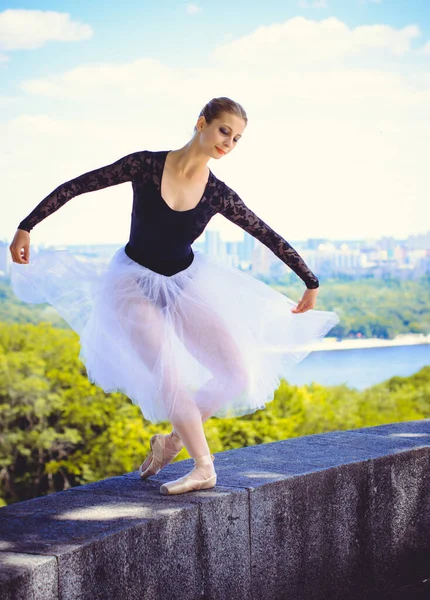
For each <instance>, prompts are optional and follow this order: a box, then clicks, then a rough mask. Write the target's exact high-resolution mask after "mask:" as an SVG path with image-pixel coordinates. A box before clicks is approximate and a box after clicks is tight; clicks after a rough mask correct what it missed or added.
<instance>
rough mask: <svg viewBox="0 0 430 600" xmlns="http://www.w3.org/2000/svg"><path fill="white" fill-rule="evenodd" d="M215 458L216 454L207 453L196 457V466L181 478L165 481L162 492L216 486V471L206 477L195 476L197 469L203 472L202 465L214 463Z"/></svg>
mask: <svg viewBox="0 0 430 600" xmlns="http://www.w3.org/2000/svg"><path fill="white" fill-rule="evenodd" d="M214 460H215V456H214V455H213V454H206V455H205V456H200V457H199V458H195V459H194V465H195V466H194V468H193V469H192V471H190V472H189V473H187V475H184V476H183V477H179V479H175V480H174V481H169V482H168V483H163V485H162V486H161V487H160V494H163V495H169V494H183V493H185V492H192V491H194V490H206V489H208V488H213V487H215V485H216V479H217V475H216V473H215V471H214V475H212V476H210V477H205V479H201V478H200V479H197V478H196V477H195V473H196V471H197V470H199V471H200V472H201V470H202V469H201V467H205V466H206V467H207V466H209V465H213V461H214Z"/></svg>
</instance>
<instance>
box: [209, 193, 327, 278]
mask: <svg viewBox="0 0 430 600" xmlns="http://www.w3.org/2000/svg"><path fill="white" fill-rule="evenodd" d="M224 185H225V184H224ZM220 213H221V214H222V215H223V216H224V217H226V218H227V219H228V220H229V221H231V222H232V223H235V224H236V225H238V226H239V227H241V228H242V229H243V230H244V231H246V232H247V233H249V234H250V235H252V236H253V237H255V238H256V239H257V240H259V241H260V242H261V243H263V244H264V245H265V246H267V248H269V249H270V250H271V251H272V252H273V253H274V254H275V255H276V256H277V257H278V258H280V259H281V260H282V262H283V263H285V264H286V265H288V266H289V267H290V269H292V270H293V271H294V272H295V273H296V275H298V276H299V277H300V279H302V280H303V281H304V283H305V285H306V287H307V288H308V289H314V288H317V287H319V281H318V278H317V277H316V275H314V274H313V273H312V271H311V270H310V269H309V267H308V266H307V264H306V263H305V261H304V260H303V259H302V257H301V256H300V255H299V254H298V252H297V251H296V250H294V248H293V247H292V246H291V245H290V244H289V243H288V242H287V241H286V240H284V239H283V238H282V237H281V236H280V235H279V234H278V233H276V231H274V230H273V229H272V228H271V227H269V225H267V223H265V222H264V221H263V220H262V219H260V218H259V217H258V216H257V215H256V214H255V213H254V212H252V210H251V209H249V208H248V207H247V206H246V205H245V203H244V202H243V200H242V199H241V198H240V197H239V196H238V195H237V194H236V192H234V191H233V190H232V189H231V188H229V187H228V186H227V185H225V190H224V197H223V202H222V207H221V209H220Z"/></svg>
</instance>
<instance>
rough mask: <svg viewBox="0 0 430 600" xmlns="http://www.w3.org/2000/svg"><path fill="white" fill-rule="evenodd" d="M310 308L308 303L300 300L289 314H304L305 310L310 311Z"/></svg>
mask: <svg viewBox="0 0 430 600" xmlns="http://www.w3.org/2000/svg"><path fill="white" fill-rule="evenodd" d="M311 308H312V306H311V304H310V303H309V302H308V301H306V300H305V301H303V300H300V302H299V303H298V304H297V306H296V308H293V309H292V311H291V312H293V313H296V314H297V313H304V312H306V311H307V310H311Z"/></svg>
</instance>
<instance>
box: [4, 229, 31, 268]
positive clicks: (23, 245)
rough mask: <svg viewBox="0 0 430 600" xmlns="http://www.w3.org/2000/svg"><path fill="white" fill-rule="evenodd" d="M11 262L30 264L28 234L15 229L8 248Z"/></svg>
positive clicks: (22, 230)
mask: <svg viewBox="0 0 430 600" xmlns="http://www.w3.org/2000/svg"><path fill="white" fill-rule="evenodd" d="M9 250H10V253H11V255H12V260H13V262H16V263H20V264H28V263H29V262H30V234H29V232H28V231H25V230H24V229H17V230H16V233H15V236H14V238H13V240H12V243H11V245H10V246H9Z"/></svg>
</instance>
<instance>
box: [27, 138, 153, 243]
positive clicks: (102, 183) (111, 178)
mask: <svg viewBox="0 0 430 600" xmlns="http://www.w3.org/2000/svg"><path fill="white" fill-rule="evenodd" d="M149 154H150V152H149V151H147V150H141V151H139V152H133V153H132V154H128V155H127V156H123V157H122V158H120V159H119V160H117V161H115V162H114V163H112V164H110V165H105V166H104V167H100V168H98V169H94V170H93V171H89V172H88V173H83V174H82V175H79V176H78V177H75V178H74V179H71V180H70V181H66V182H65V183H62V184H61V185H59V186H58V187H57V188H55V190H53V191H52V192H51V193H50V194H48V196H46V198H44V199H43V200H41V202H39V204H38V205H37V206H36V208H34V209H33V210H32V211H31V213H30V214H29V215H28V216H27V217H25V219H23V220H22V221H21V223H20V224H19V225H18V229H23V230H24V231H28V232H30V231H31V230H32V229H33V227H34V226H35V225H37V224H38V223H40V221H42V220H43V219H45V218H46V217H48V216H49V215H51V214H52V213H54V212H55V211H56V210H58V209H59V208H61V206H64V204H66V202H68V201H69V200H70V199H71V198H74V197H75V196H79V195H80V194H85V193H86V192H94V191H96V190H101V189H103V188H106V187H109V186H112V185H118V184H119V183H124V182H126V181H131V180H132V179H133V177H135V176H136V175H137V174H138V173H139V172H141V171H142V170H144V169H145V168H147V162H148V160H149V158H148V155H149Z"/></svg>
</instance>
